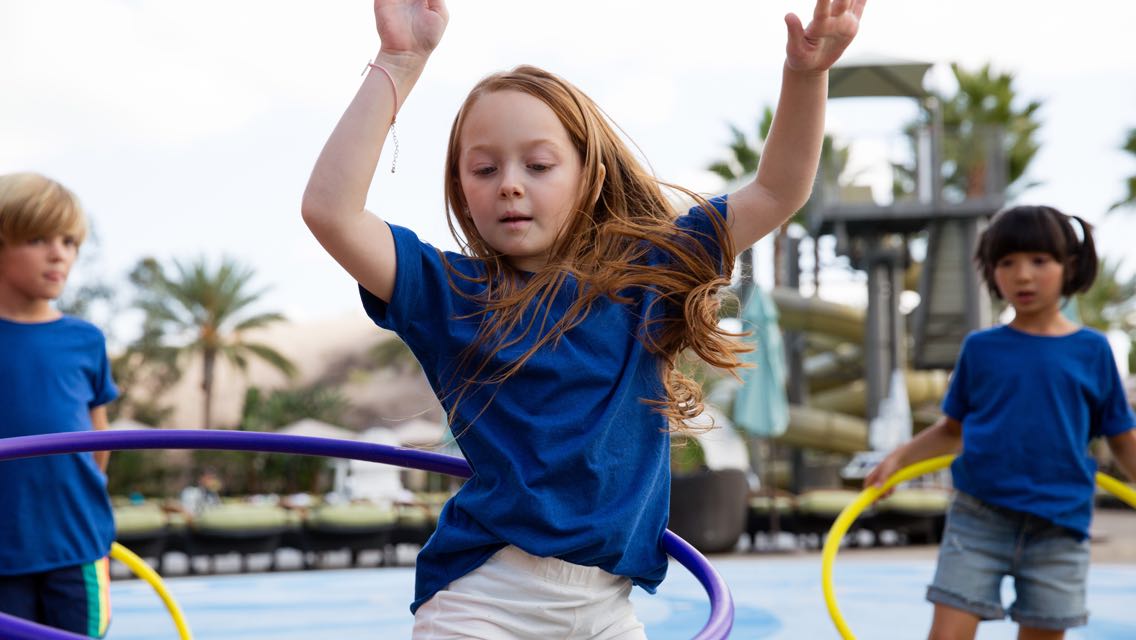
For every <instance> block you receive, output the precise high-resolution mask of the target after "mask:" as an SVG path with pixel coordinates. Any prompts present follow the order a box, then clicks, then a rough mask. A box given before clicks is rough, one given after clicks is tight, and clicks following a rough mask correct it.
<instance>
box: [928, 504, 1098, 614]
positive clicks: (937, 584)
mask: <svg viewBox="0 0 1136 640" xmlns="http://www.w3.org/2000/svg"><path fill="white" fill-rule="evenodd" d="M1088 573H1089V541H1088V539H1085V540H1081V539H1080V537H1079V536H1078V535H1077V534H1076V533H1075V532H1073V531H1070V530H1069V529H1065V528H1063V527H1059V526H1056V525H1054V524H1053V523H1051V522H1049V521H1048V520H1045V519H1043V518H1039V517H1037V516H1034V515H1031V514H1027V513H1022V512H1020V511H1014V510H1011V509H1005V508H1002V507H997V506H994V505H990V504H987V503H985V502H983V501H981V500H979V499H977V498H975V497H973V496H970V495H967V494H965V493H962V492H956V493H955V497H954V499H953V500H952V501H951V507H950V510H949V511H948V512H947V524H946V529H945V530H944V531H943V542H942V544H941V545H940V547H939V564H938V567H937V568H936V569H935V579H934V581H933V582H932V583H931V586H930V587H928V588H927V599H928V600H930V601H931V602H933V603H935V604H942V605H946V606H948V607H952V608H955V609H960V610H962V611H966V612H968V613H972V614H974V615H975V616H978V618H979V619H982V620H1000V619H1002V618H1004V617H1006V614H1007V612H1006V610H1005V609H1004V608H1003V607H1002V579H1003V578H1005V577H1006V576H1011V577H1013V579H1014V592H1015V599H1014V603H1013V604H1012V605H1011V606H1010V610H1009V616H1010V618H1011V619H1012V620H1014V621H1015V622H1017V623H1018V624H1019V625H1022V626H1025V627H1032V628H1037V629H1053V630H1059V629H1068V628H1070V627H1077V626H1081V625H1083V624H1085V623H1087V622H1088V618H1089V615H1088V610H1087V609H1086V608H1085V582H1086V578H1087V576H1088Z"/></svg>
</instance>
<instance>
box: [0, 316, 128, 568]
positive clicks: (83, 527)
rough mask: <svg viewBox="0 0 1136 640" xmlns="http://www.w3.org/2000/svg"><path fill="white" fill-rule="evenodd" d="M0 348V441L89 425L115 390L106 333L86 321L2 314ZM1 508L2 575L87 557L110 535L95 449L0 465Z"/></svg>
mask: <svg viewBox="0 0 1136 640" xmlns="http://www.w3.org/2000/svg"><path fill="white" fill-rule="evenodd" d="M0 353H3V357H0V437H5V438H7V437H13V436H27V435H36V434H43V433H57V432H68V431H89V430H90V429H91V416H90V411H91V409H93V408H95V407H99V406H101V405H104V404H106V403H108V402H110V401H112V400H114V399H115V397H117V395H118V390H117V389H116V388H115V386H114V382H113V380H112V379H111V374H110V362H109V361H108V359H107V355H106V341H105V339H104V338H103V334H102V332H100V331H99V330H98V328H96V327H95V326H94V325H92V324H90V323H88V322H85V321H83V320H79V319H77V318H72V317H68V316H64V317H62V318H60V319H59V320H55V321H52V322H44V323H33V324H25V323H18V322H11V321H9V320H3V319H0ZM0 514H3V516H2V517H3V523H4V524H3V525H2V526H0V575H21V574H27V573H38V572H42V571H48V570H51V569H58V568H61V567H67V566H74V565H78V564H84V563H88V562H93V561H95V560H98V559H99V558H102V557H103V556H105V555H107V553H109V551H110V545H111V543H112V542H113V541H114V515H113V512H112V511H111V506H110V499H109V497H108V496H107V491H106V476H105V475H104V474H103V473H102V471H100V470H99V468H98V467H97V466H96V465H95V459H94V454H92V453H71V454H60V455H50V456H39V457H35V458H21V459H18V460H5V461H3V462H0Z"/></svg>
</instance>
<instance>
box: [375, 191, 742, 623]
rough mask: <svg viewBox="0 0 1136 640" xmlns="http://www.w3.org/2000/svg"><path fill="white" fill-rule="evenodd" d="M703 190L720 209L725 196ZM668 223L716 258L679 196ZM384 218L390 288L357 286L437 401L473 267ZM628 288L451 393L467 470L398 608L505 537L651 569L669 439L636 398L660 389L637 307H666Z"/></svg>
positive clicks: (467, 305) (651, 577) (707, 224)
mask: <svg viewBox="0 0 1136 640" xmlns="http://www.w3.org/2000/svg"><path fill="white" fill-rule="evenodd" d="M712 203H713V205H714V206H715V207H716V208H717V209H718V210H719V214H720V215H721V216H722V217H723V219H724V217H725V199H724V198H716V199H714V200H713V201H712ZM678 225H679V226H678V229H680V230H681V232H682V233H684V234H687V235H688V236H689V237H691V238H695V239H697V241H698V242H700V243H701V244H702V245H703V246H704V247H705V248H706V249H707V250H708V251H710V252H711V254H710V255H711V257H712V259H718V260H720V256H721V250H720V247H719V245H718V239H717V236H716V235H715V234H714V228H713V225H712V222H711V220H710V217H709V215H708V214H707V213H706V212H704V211H702V210H701V209H699V208H696V209H692V211H691V213H689V214H687V215H685V216H681V217H680V218H679V223H678ZM391 231H392V233H393V234H394V239H395V250H396V252H397V274H396V277H395V287H394V293H393V294H392V296H391V302H390V303H389V304H387V303H384V302H383V301H381V300H379V299H378V298H376V297H374V296H373V295H371V294H370V293H369V292H368V291H366V290H365V289H362V288H360V292H361V295H362V298H363V305H364V307H365V309H366V311H367V313H368V315H369V316H370V317H371V318H372V319H373V320H374V321H375V323H376V324H378V325H379V326H381V327H384V328H387V329H391V330H393V331H395V332H397V333H398V335H399V336H400V337H401V338H402V339H403V341H405V342H406V344H407V345H408V346H409V347H410V349H411V350H412V351H413V353H414V354H415V356H416V357H417V358H418V360H419V362H420V363H421V364H422V367H423V370H424V371H425V374H426V377H427V378H428V380H429V382H430V384H431V386H432V387H433V390H434V392H435V394H436V395H437V396H438V398H439V399H440V400H441V402H442V406H443V407H444V408H445V409H446V410H447V411H449V410H450V409H451V408H452V407H453V406H454V402H455V393H457V391H456V390H457V389H458V387H459V386H460V382H461V380H462V376H461V375H460V374H458V373H457V368H458V366H459V360H460V359H461V357H462V354H463V352H464V350H465V349H466V347H467V346H468V345H470V344H471V343H472V342H473V341H474V340H475V337H476V336H477V332H478V326H479V324H478V323H479V318H480V316H479V315H477V312H478V311H479V305H478V303H477V302H476V300H475V298H476V296H477V294H478V293H480V291H479V290H478V288H477V287H476V286H474V285H473V284H472V283H471V282H469V281H468V280H466V279H464V278H463V277H462V275H465V276H479V275H481V274H482V273H484V271H483V269H484V267H483V266H482V263H481V262H480V261H478V260H475V259H471V258H468V257H464V256H461V255H458V254H454V253H446V254H444V259H443V254H442V253H440V252H439V251H438V250H437V249H435V248H433V247H431V246H429V245H427V244H424V243H422V242H421V241H420V240H419V239H418V238H417V236H415V234H414V233H413V232H411V231H410V230H408V229H404V228H402V227H397V226H394V225H391ZM653 259H654V260H660V261H661V260H664V259H665V258H664V257H662V256H658V255H656V256H654V258H653ZM446 262H448V263H449V265H450V266H451V268H453V269H454V270H456V272H457V274H456V275H454V276H453V277H451V274H450V273H448V271H447V267H446ZM451 282H453V283H454V284H456V286H458V287H459V288H461V290H462V294H459V293H457V292H455V291H454V289H453V287H452V286H451ZM463 294H464V295H463ZM631 295H632V296H633V298H634V301H633V302H632V303H630V304H624V303H617V302H614V301H611V300H608V299H606V298H604V299H600V300H598V301H596V303H595V304H594V306H593V307H592V309H591V311H590V313H588V315H587V316H586V318H585V319H584V320H583V321H582V322H581V323H580V324H579V325H577V326H575V327H573V328H572V329H571V330H569V331H568V332H567V333H565V334H564V335H563V336H562V337H561V338H560V339H559V340H558V341H556V342H555V343H554V344H552V345H550V346H547V347H545V348H542V349H541V350H539V351H537V352H536V353H535V354H534V355H533V356H532V358H531V359H529V360H528V361H527V362H526V363H525V365H524V367H523V368H522V369H521V370H520V371H518V372H517V373H516V374H515V375H514V376H512V377H511V378H509V379H508V380H507V381H506V382H504V383H501V384H487V385H482V386H476V387H474V388H473V389H471V390H469V391H468V392H467V393H466V395H465V396H464V397H461V399H460V401H459V402H457V414H456V417H455V418H454V420H453V422H452V424H451V431H452V432H453V433H454V434H455V435H456V440H457V443H458V445H459V447H460V448H461V450H462V453H463V454H464V455H465V457H466V459H467V460H468V461H469V463H470V466H471V467H472V468H473V476H472V477H471V478H469V480H467V481H466V482H465V484H464V485H463V486H462V487H461V489H460V490H459V491H458V492H457V494H456V495H454V497H452V498H451V499H450V500H449V501H448V502H447V503H446V504H445V506H444V507H443V509H442V512H441V515H440V517H439V520H438V527H437V529H436V530H435V532H434V534H433V536H432V537H431V538H430V540H429V541H428V542H427V543H426V545H425V546H424V547H423V549H422V550H421V552H420V553H419V555H418V559H417V563H416V572H417V576H416V585H415V598H414V602H413V603H412V604H411V611H415V610H417V608H418V607H419V606H420V605H422V603H424V602H426V601H427V600H428V599H430V597H432V596H433V595H434V593H436V592H437V591H439V590H441V589H444V588H445V587H446V585H448V584H449V583H450V582H452V581H454V580H456V579H458V578H460V577H462V576H463V575H465V574H467V573H469V572H470V571H472V570H474V569H476V568H477V567H478V566H480V565H481V564H482V563H483V562H485V561H486V560H487V559H488V558H489V557H490V556H492V555H493V554H494V553H495V552H497V551H498V550H499V549H501V548H502V547H504V546H505V545H508V544H512V545H515V546H517V547H519V548H521V549H523V550H525V551H526V552H528V553H530V554H533V555H536V556H541V557H556V558H560V559H562V560H565V561H568V562H571V563H575V564H580V565H586V566H597V567H600V568H602V569H604V570H606V571H608V572H610V573H613V574H616V575H622V576H627V577H629V578H630V579H631V580H632V582H633V583H634V584H637V585H639V586H641V587H643V588H644V589H646V590H647V591H649V592H652V593H653V592H654V590H655V588H656V587H657V586H658V585H659V583H660V582H662V580H663V578H664V576H665V575H666V570H667V558H666V553H665V550H664V549H663V533H664V531H665V529H666V525H667V516H668V511H669V504H670V455H669V453H670V439H669V433H668V425H667V421H666V419H665V418H664V417H663V416H662V415H660V414H659V413H658V411H657V409H656V408H655V407H653V406H651V405H650V404H648V403H646V402H645V400H662V399H664V398H665V397H666V393H665V389H664V386H663V381H662V377H661V372H662V369H661V362H660V360H659V358H657V357H656V356H654V355H652V354H650V353H648V352H647V350H646V349H644V347H643V345H642V344H641V342H640V340H639V338H638V336H639V335H640V332H641V331H642V330H643V322H644V319H645V318H648V317H657V316H658V314H660V313H666V312H667V311H666V310H667V309H670V307H669V306H668V305H667V304H665V303H664V304H656V305H652V303H653V302H656V301H657V296H656V295H655V294H654V293H650V292H643V293H632V294H631ZM574 296H575V282H574V281H569V282H568V283H567V284H566V285H565V286H564V287H563V288H562V289H561V291H560V292H559V295H557V296H556V298H555V299H554V300H552V301H551V302H550V303H549V304H550V308H549V312H550V316H549V317H552V318H558V317H560V315H561V314H563V312H564V311H565V309H566V308H567V307H568V306H569V305H570V304H571V302H572V300H573V299H574ZM542 317H543V314H542V313H537V312H535V311H534V312H530V313H529V314H528V315H526V317H525V320H526V321H527V320H529V319H535V320H536V322H537V326H539V322H540V320H541V318H542ZM536 334H537V329H533V330H532V331H530V332H529V335H527V336H525V337H524V338H522V339H521V340H520V341H519V342H517V343H515V344H511V345H509V346H507V347H506V348H504V349H503V350H501V351H499V352H493V353H488V354H487V353H484V352H482V353H478V354H476V355H475V356H474V358H473V362H475V363H478V364H479V363H481V361H482V359H483V358H484V357H485V356H486V355H488V356H489V357H490V366H489V369H488V370H490V371H493V370H496V368H498V367H500V366H502V365H507V364H509V363H511V362H513V361H514V360H515V359H516V358H517V357H518V356H519V355H521V354H523V353H524V352H525V351H527V350H528V348H529V347H530V346H531V345H532V344H533V341H534V339H535V336H536Z"/></svg>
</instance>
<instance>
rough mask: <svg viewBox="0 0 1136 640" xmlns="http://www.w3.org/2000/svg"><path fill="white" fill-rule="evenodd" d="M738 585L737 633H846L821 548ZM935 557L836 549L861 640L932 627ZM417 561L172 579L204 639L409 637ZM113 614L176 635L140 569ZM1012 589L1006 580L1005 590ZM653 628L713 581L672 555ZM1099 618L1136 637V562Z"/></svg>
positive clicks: (988, 626)
mask: <svg viewBox="0 0 1136 640" xmlns="http://www.w3.org/2000/svg"><path fill="white" fill-rule="evenodd" d="M713 563H714V566H715V567H717V569H718V571H719V572H720V573H721V574H722V576H723V577H724V578H725V580H726V582H727V583H728V584H729V585H730V590H731V592H732V593H733V595H734V602H735V606H736V608H737V615H736V618H735V623H734V633H733V635H732V636H731V637H734V638H770V639H778V640H790V639H791V640H801V639H809V640H811V639H814V638H837V637H838V636H837V633H836V631H835V628H834V627H833V625H832V622H831V621H830V619H829V617H828V614H827V612H826V610H825V607H824V601H823V598H822V595H821V584H820V558H819V556H815V555H810V556H807V557H793V558H786V557H773V558H764V559H763V558H762V557H760V556H753V557H750V558H744V557H737V556H731V557H728V558H719V559H714V560H713ZM933 570H934V567H933V563H932V562H931V561H922V560H920V561H903V562H888V561H878V560H873V561H857V560H856V559H847V560H845V559H838V561H837V564H836V567H835V578H836V580H835V582H836V590H837V594H838V598H839V601H840V602H839V604H840V608H841V611H842V612H843V613H844V617H845V619H846V620H847V622H848V624H849V626H850V627H851V628H852V630H853V631H854V632H855V633H856V635H857V637H858V638H860V639H861V640H888V639H893V638H894V639H896V640H900V639H902V640H910V639H912V638H920V637H926V635H925V634H926V630H927V626H928V624H929V621H930V613H931V609H930V605H928V604H927V603H926V602H924V600H923V591H924V588H925V586H926V584H927V582H928V581H929V580H930V578H931V574H932V572H933ZM413 581H414V575H413V570H412V569H408V568H375V569H351V570H338V571H329V570H323V571H310V572H302V571H297V572H283V573H258V574H240V575H228V576H217V575H214V576H207V577H185V578H173V579H170V580H167V585H168V587H169V588H170V590H171V592H172V593H173V594H174V597H175V598H177V600H178V601H179V602H180V603H181V605H182V607H183V609H184V611H185V614H186V618H187V619H188V621H189V624H190V626H191V628H192V630H193V632H194V637H195V638H196V639H197V640H238V639H239V640H270V639H271V640H290V639H299V638H304V639H317V638H319V639H322V638H336V639H341V640H349V639H354V638H381V639H384V640H388V639H395V638H407V637H409V635H410V627H411V618H410V614H409V612H408V609H407V604H408V602H409V596H410V594H411V592H412V588H413ZM111 593H112V602H113V607H114V621H113V623H112V625H111V629H110V634H109V635H108V639H109V640H133V639H137V640H141V639H143V638H144V639H146V640H164V639H167V638H168V639H170V640H176V638H177V634H176V633H175V631H174V629H173V625H172V623H171V622H170V618H169V615H168V614H167V613H166V611H165V609H164V607H163V605H162V604H161V602H160V601H159V600H158V598H157V596H156V595H155V594H154V592H153V591H152V590H151V589H150V587H149V586H148V585H147V584H145V583H143V582H140V581H137V580H127V581H124V580H119V581H116V582H114V583H113V584H112V586H111ZM1012 597H1013V592H1012V589H1011V588H1010V586H1009V585H1008V584H1007V585H1006V593H1005V599H1006V601H1007V602H1009V601H1010V600H1012ZM632 599H633V601H634V603H635V607H636V611H637V612H638V615H639V618H640V619H641V620H642V621H643V622H644V623H645V624H646V625H647V633H648V636H649V637H650V638H651V639H652V640H672V639H673V640H680V639H682V640H686V639H688V638H690V637H692V636H693V635H694V634H695V633H696V632H697V631H698V630H699V629H700V628H701V627H702V625H703V624H704V623H705V621H706V616H707V614H708V611H709V608H708V604H707V599H706V595H705V593H704V592H703V591H702V588H701V586H700V585H699V584H698V583H697V582H696V581H695V580H694V578H693V577H692V576H691V575H690V574H689V573H687V572H686V571H685V570H684V569H683V568H682V567H681V566H679V565H675V564H672V566H671V571H670V575H669V577H668V578H667V581H666V582H665V583H664V584H663V586H662V588H660V589H659V593H658V595H655V596H650V595H647V594H646V593H645V592H643V591H642V590H639V589H636V591H635V594H634V595H633V597H632ZM1089 606H1090V610H1091V611H1092V618H1091V622H1090V624H1089V626H1087V627H1084V628H1082V629H1079V630H1076V631H1074V632H1071V633H1069V634H1068V635H1067V636H1066V637H1067V638H1068V639H1069V640H1090V639H1091V640H1122V639H1123V640H1131V639H1132V638H1136V566H1133V565H1094V566H1093V568H1092V570H1091V573H1090V579H1089ZM1015 633H1016V631H1015V628H1014V626H1013V625H1011V624H1010V623H1008V622H1007V623H1001V622H1000V623H985V624H983V625H982V626H981V627H980V629H979V634H978V637H979V639H980V640H993V639H1000V638H1006V639H1010V638H1014V637H1015Z"/></svg>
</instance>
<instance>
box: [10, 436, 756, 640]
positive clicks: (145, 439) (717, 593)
mask: <svg viewBox="0 0 1136 640" xmlns="http://www.w3.org/2000/svg"><path fill="white" fill-rule="evenodd" d="M125 449H221V450H230V451H233V450H237V451H260V452H264V453H290V454H300V455H310V456H325V457H329V458H349V459H353V460H364V461H367V462H378V463H381V464H390V465H396V466H400V467H406V468H409V469H421V470H424V471H434V472H437V473H444V474H446V475H451V476H458V477H461V478H468V477H469V476H470V475H471V473H472V472H471V470H470V468H469V465H468V464H467V463H466V461H465V460H463V459H461V458H456V457H454V456H447V455H442V454H440V453H433V452H430V451H418V450H414V449H403V448H401V447H391V446H387V445H382V444H375V443H370V442H353V441H350V440H336V439H333V438H313V437H310V436H293V435H285V434H280V433H261V432H256V431H207V430H202V429H171V430H162V431H160V432H157V433H154V432H150V431H142V430H139V431H78V432H69V433H49V434H44V435H36V436H17V437H14V438H0V461H4V460H12V459H15V458H30V457H35V456H44V455H52V454H59V453H79V452H84V451H119V450H125ZM663 547H664V548H665V549H666V551H667V553H668V554H669V555H670V556H671V557H672V558H674V559H675V560H677V561H678V562H679V564H681V565H682V566H683V567H685V568H686V569H687V570H688V571H690V572H691V573H692V574H694V577H695V578H697V579H698V582H699V583H701V584H702V587H703V588H704V589H705V590H706V594H707V595H708V596H709V597H710V618H709V620H707V622H706V625H705V626H703V627H702V630H701V631H699V632H698V634H697V635H696V636H694V640H722V639H724V638H728V637H729V635H730V630H731V629H732V628H733V625H734V600H733V597H732V596H731V595H730V590H729V587H727V586H726V581H725V580H723V579H722V576H721V575H719V574H718V572H717V571H716V570H715V569H714V567H713V566H711V564H710V562H709V561H708V560H706V558H705V557H704V556H703V555H702V554H701V553H699V552H698V550H697V549H695V548H694V547H692V546H691V545H690V544H689V543H688V542H686V541H685V540H683V539H682V538H680V537H678V536H677V535H675V534H674V532H672V531H670V530H669V529H668V530H667V531H666V532H665V533H664V535H663ZM0 637H4V638H12V639H14V640H82V639H85V638H86V636H81V635H78V634H74V633H70V632H67V631H61V630H59V629H53V628H51V627H46V626H44V625H40V624H36V623H34V622H29V621H27V620H22V619H20V618H16V617H14V616H10V615H7V614H3V613H0Z"/></svg>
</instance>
